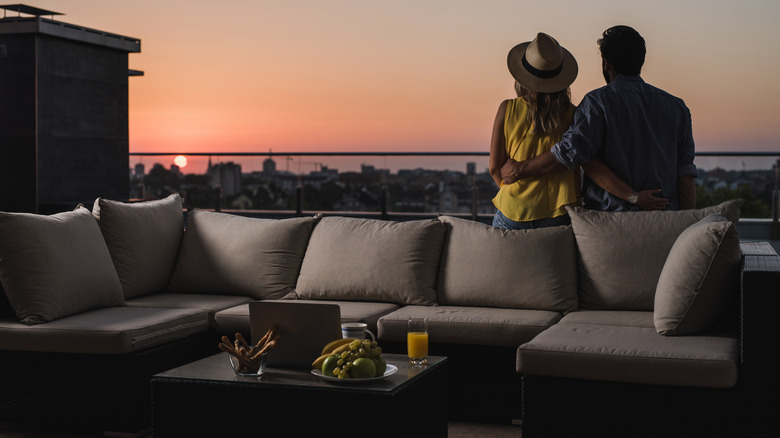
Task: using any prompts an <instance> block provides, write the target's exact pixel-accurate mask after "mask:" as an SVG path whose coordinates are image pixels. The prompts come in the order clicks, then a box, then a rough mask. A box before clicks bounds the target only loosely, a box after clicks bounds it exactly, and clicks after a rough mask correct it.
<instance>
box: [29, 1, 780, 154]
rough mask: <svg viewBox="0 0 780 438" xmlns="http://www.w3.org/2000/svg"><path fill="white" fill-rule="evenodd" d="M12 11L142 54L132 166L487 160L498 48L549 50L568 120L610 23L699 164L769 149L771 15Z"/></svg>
mask: <svg viewBox="0 0 780 438" xmlns="http://www.w3.org/2000/svg"><path fill="white" fill-rule="evenodd" d="M26 4H29V5H31V6H36V7H40V8H44V9H50V10H53V11H57V12H62V13H64V14H66V15H63V16H58V17H55V19H57V20H60V21H64V22H67V23H72V24H77V25H80V26H85V27H90V28H94V29H99V30H104V31H108V32H113V33H118V34H121V35H125V36H130V37H135V38H140V39H141V47H142V51H141V53H136V54H130V55H129V66H130V68H132V69H137V70H142V71H144V72H145V76H143V77H132V78H130V79H129V81H130V91H129V93H130V151H131V152H148V151H170V152H194V151H202V152H209V151H214V152H264V151H268V150H273V152H286V151H287V152H309V151H343V152H346V151H468V152H471V151H487V149H488V144H489V141H490V130H491V126H492V123H493V118H494V116H495V112H496V109H497V108H498V105H499V103H500V102H501V100H503V99H505V98H508V97H514V95H513V90H512V84H513V82H512V78H511V76H510V75H509V72H508V70H507V67H506V54H507V52H508V51H509V49H510V48H512V46H514V45H515V44H517V43H520V42H523V41H528V40H531V39H533V38H534V36H535V35H536V33H537V32H540V31H542V32H546V33H549V34H550V35H552V36H554V37H555V38H556V39H558V41H559V42H560V43H561V44H562V45H563V46H564V47H566V48H567V49H569V50H570V51H571V52H572V53H573V54H574V56H575V57H576V58H577V60H578V63H579V68H580V74H579V76H578V78H577V80H576V81H575V82H574V84H573V85H572V88H571V91H572V98H573V101H574V103H575V104H576V103H579V101H580V100H581V99H582V97H583V95H584V94H585V93H587V92H588V91H590V90H592V89H594V88H597V87H600V86H602V85H603V83H604V81H603V78H602V75H601V70H600V58H599V54H598V47H597V45H596V39H597V38H598V37H599V36H600V34H601V32H602V31H603V30H604V29H606V28H608V27H610V26H612V25H616V24H627V25H630V26H632V27H634V28H635V29H637V30H638V31H639V32H640V33H641V34H642V35H643V36H644V38H645V40H646V42H647V50H648V53H647V59H646V62H645V68H644V69H643V72H642V77H643V78H644V79H645V81H646V82H648V83H651V84H653V85H656V86H658V87H661V88H663V89H665V90H667V91H669V92H671V93H672V94H675V95H677V96H679V97H681V98H683V99H684V100H685V101H686V103H687V104H688V106H689V108H690V109H691V113H692V115H693V128H694V138H695V141H696V145H697V150H699V151H778V150H780V144H779V143H780V142H778V135H777V128H776V125H777V123H778V122H777V121H776V117H777V116H776V114H777V111H776V106H777V103H776V101H777V99H778V97H780V82H778V81H779V79H780V49H778V47H777V44H778V43H780V26H778V25H777V23H776V21H777V19H778V18H780V2H778V1H776V0H743V1H741V2H735V1H732V0H710V1H706V2H702V1H701V0H656V1H625V0H596V1H587V2H584V1H580V0H569V1H556V0H548V1H544V2H542V1H539V2H529V1H519V0H506V1H491V0H446V1H444V0H435V1H433V0H393V1H385V2H379V1H373V0H331V1H319V0H301V1H299V0H284V1H260V0H224V1H219V2H217V1H201V0H186V1H185V0H154V1H152V0H134V1H118V0H105V1H97V0H65V1H63V0H34V1H29V2H26ZM151 161H154V160H153V159H148V160H147V161H146V162H151ZM376 164H377V165H378V166H380V165H381V164H382V163H381V162H380V163H376Z"/></svg>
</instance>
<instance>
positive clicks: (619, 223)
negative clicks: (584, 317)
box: [566, 199, 742, 311]
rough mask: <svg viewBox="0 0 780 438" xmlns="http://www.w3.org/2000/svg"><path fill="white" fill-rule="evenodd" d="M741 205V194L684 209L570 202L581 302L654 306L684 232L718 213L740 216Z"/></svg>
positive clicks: (600, 305)
mask: <svg viewBox="0 0 780 438" xmlns="http://www.w3.org/2000/svg"><path fill="white" fill-rule="evenodd" d="M741 206H742V200H740V199H737V200H732V201H726V202H724V203H722V204H719V205H716V206H713V207H707V208H703V209H697V210H679V211H666V210H664V211H628V212H604V211H596V210H586V209H583V208H579V207H566V209H567V210H568V212H569V216H571V223H572V228H573V230H574V237H575V239H576V241H577V253H578V257H579V265H578V266H579V279H578V283H579V289H580V307H583V308H587V309H603V310H645V311H652V310H653V303H654V299H655V290H656V285H657V284H658V278H659V276H660V275H661V270H662V269H663V267H664V263H665V262H666V257H667V256H668V255H669V251H670V250H671V249H672V245H674V242H675V241H676V240H677V237H678V236H679V235H680V233H682V232H683V231H684V230H685V229H686V228H688V227H689V226H691V225H693V224H694V223H696V222H698V221H699V220H701V219H703V218H705V217H707V216H708V215H710V214H712V213H718V214H721V215H723V216H725V217H726V218H727V219H728V220H730V221H732V222H737V221H738V220H739V209H740V207H741Z"/></svg>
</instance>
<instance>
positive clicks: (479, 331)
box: [377, 306, 561, 347]
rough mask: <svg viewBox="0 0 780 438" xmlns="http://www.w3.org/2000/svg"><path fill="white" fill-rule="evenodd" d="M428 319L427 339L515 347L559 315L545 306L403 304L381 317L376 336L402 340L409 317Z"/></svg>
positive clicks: (548, 324)
mask: <svg viewBox="0 0 780 438" xmlns="http://www.w3.org/2000/svg"><path fill="white" fill-rule="evenodd" d="M411 317H414V318H426V319H427V320H428V337H429V340H430V342H431V343H441V344H471V345H489V346H498V347H516V346H518V345H520V344H522V343H524V342H528V341H530V340H531V339H533V338H534V337H535V336H536V335H538V334H539V333H541V332H542V331H544V330H546V329H548V328H549V327H550V326H552V325H553V324H555V323H556V322H558V321H559V320H560V319H561V314H560V313H558V312H551V311H548V310H528V309H500V308H494V307H463V306H405V307H402V308H400V309H398V310H396V311H394V312H391V313H389V314H387V315H385V316H383V317H381V318H379V323H378V327H377V331H378V332H379V333H377V336H378V338H379V339H380V340H385V341H393V342H403V343H406V331H407V327H406V325H407V322H408V321H409V318H411Z"/></svg>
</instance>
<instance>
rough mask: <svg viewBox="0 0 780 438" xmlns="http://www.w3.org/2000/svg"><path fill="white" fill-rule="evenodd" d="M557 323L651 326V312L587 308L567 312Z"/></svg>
mask: <svg viewBox="0 0 780 438" xmlns="http://www.w3.org/2000/svg"><path fill="white" fill-rule="evenodd" d="M558 324H599V325H619V326H626V327H648V328H653V327H655V325H654V324H653V312H649V311H634V310H587V309H580V310H576V311H574V312H570V313H567V314H566V315H564V317H563V318H561V321H560V322H559V323H558Z"/></svg>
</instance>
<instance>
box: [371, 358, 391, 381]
mask: <svg viewBox="0 0 780 438" xmlns="http://www.w3.org/2000/svg"><path fill="white" fill-rule="evenodd" d="M372 360H373V361H374V366H375V367H376V373H375V374H374V377H381V376H384V375H385V371H386V370H387V362H385V358H384V357H382V356H378V357H375V358H373V359H372Z"/></svg>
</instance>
